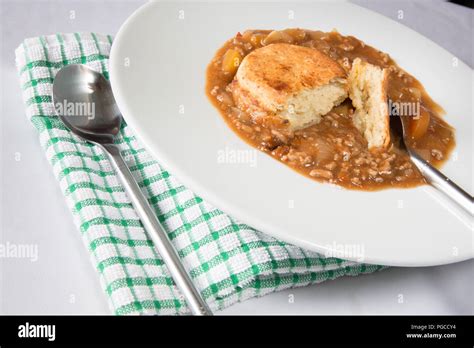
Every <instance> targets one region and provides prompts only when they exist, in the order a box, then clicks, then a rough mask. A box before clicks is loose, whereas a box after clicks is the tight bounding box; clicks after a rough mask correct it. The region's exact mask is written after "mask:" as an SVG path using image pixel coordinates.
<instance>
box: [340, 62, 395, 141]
mask: <svg viewBox="0 0 474 348" xmlns="http://www.w3.org/2000/svg"><path fill="white" fill-rule="evenodd" d="M388 75H389V71H388V70H387V69H381V68H380V67H378V66H375V65H372V64H369V63H367V62H364V61H362V60H361V59H359V58H356V59H354V61H353V62H352V68H351V71H350V72H349V77H348V79H347V83H348V86H349V98H350V99H351V100H352V105H353V106H354V107H355V112H354V116H353V122H354V125H355V127H356V128H357V129H358V130H359V131H360V132H361V133H362V134H363V135H364V137H365V139H366V140H367V142H368V147H369V149H372V148H377V147H387V145H388V144H389V143H390V120H389V111H388V105H387V84H388Z"/></svg>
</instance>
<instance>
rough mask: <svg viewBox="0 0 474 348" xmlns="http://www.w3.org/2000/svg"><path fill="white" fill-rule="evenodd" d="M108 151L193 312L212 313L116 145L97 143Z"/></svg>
mask: <svg viewBox="0 0 474 348" xmlns="http://www.w3.org/2000/svg"><path fill="white" fill-rule="evenodd" d="M98 145H99V146H100V147H101V148H102V149H103V150H104V152H105V153H106V154H107V157H108V158H109V160H110V162H111V164H112V166H113V167H114V169H115V172H116V173H117V176H118V177H119V179H120V181H121V182H122V185H123V187H124V189H125V192H126V193H127V195H128V197H129V198H130V200H131V202H132V205H133V207H134V208H135V210H136V212H137V214H138V216H139V217H140V220H141V222H142V224H143V226H144V227H145V230H146V233H147V235H148V237H149V238H151V240H152V241H153V244H154V245H155V247H156V249H157V250H158V253H159V254H160V256H161V257H162V258H163V261H164V262H165V264H166V266H167V268H168V270H169V272H170V274H171V277H172V278H173V280H174V281H175V283H176V286H177V287H178V289H179V290H180V291H181V293H182V294H183V296H184V298H185V299H186V303H187V304H188V306H189V308H190V310H191V313H192V314H193V315H212V312H211V309H210V308H209V307H208V305H207V304H206V302H205V301H204V300H203V299H202V297H201V295H200V293H199V291H198V290H197V289H196V287H195V286H194V284H193V282H192V281H191V278H190V277H189V275H188V273H187V272H186V270H185V268H184V267H183V264H182V263H181V260H180V258H179V256H178V253H177V252H176V250H175V248H174V247H173V244H172V243H171V241H170V239H169V238H168V235H167V234H166V232H165V231H164V229H163V227H162V226H161V224H160V222H159V221H158V219H157V218H156V215H155V213H154V212H153V209H152V208H151V206H150V204H149V203H148V201H147V199H146V198H145V196H144V195H143V193H142V191H141V190H140V187H139V186H138V184H137V182H136V181H135V178H134V177H133V175H132V173H131V172H130V169H128V166H127V164H126V163H125V161H124V159H123V157H122V155H121V154H120V151H119V149H118V148H117V146H115V145H114V144H98Z"/></svg>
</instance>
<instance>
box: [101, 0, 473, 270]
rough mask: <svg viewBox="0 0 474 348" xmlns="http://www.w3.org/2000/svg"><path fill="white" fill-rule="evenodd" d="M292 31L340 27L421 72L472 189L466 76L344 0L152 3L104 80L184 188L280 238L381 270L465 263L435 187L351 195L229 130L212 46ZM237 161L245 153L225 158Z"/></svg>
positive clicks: (465, 227) (441, 55)
mask: <svg viewBox="0 0 474 348" xmlns="http://www.w3.org/2000/svg"><path fill="white" fill-rule="evenodd" d="M287 27H301V28H308V29H320V30H324V31H329V30H331V29H333V28H337V29H338V30H339V31H340V32H341V33H342V34H347V35H354V36H356V37H358V38H360V39H362V40H364V41H365V42H366V43H367V44H370V45H373V46H375V47H377V48H379V49H381V50H383V51H385V52H388V53H389V54H390V55H391V56H392V57H393V58H394V59H395V60H396V61H397V62H398V63H399V64H400V65H401V66H402V67H403V68H405V69H406V70H408V71H409V72H411V73H412V74H413V75H414V76H416V77H417V78H418V79H419V80H420V81H421V82H422V83H423V84H424V85H425V87H426V88H427V90H428V92H429V93H430V94H431V96H432V97H433V98H434V99H435V100H436V101H438V102H439V103H440V104H441V105H442V106H443V107H444V108H445V109H446V111H447V120H448V121H449V122H450V123H451V124H452V125H453V126H454V127H455V128H456V129H457V148H456V150H455V151H456V152H455V154H454V157H453V158H452V159H451V160H450V161H449V162H448V163H447V164H446V165H445V167H444V168H443V171H444V172H445V173H446V174H447V175H448V176H450V177H451V178H452V179H454V180H455V181H456V182H458V183H459V184H460V185H462V186H463V187H465V188H466V189H467V190H468V191H469V192H472V155H471V151H472V116H473V114H472V102H471V101H472V70H471V69H470V68H468V67H467V66H466V65H465V64H463V63H462V62H458V64H453V62H455V60H453V59H454V57H453V56H452V55H451V54H450V53H448V52H446V51H445V50H444V49H442V48H440V47H439V46H437V45H436V44H434V43H433V42H431V41H430V40H428V39H426V38H424V37H422V36H421V35H419V34H417V33H416V32H414V31H412V30H410V29H408V28H406V27H404V26H402V25H400V24H398V23H396V22H394V21H392V20H390V19H387V18H385V17H383V16H380V15H378V14H375V13H373V12H370V11H368V10H365V9H363V8H360V7H358V6H355V5H352V4H349V3H344V2H333V1H331V2H314V3H308V2H298V3H295V2H292V3H291V4H286V3H282V2H279V3H248V2H243V3H216V2H205V3H191V2H176V1H173V2H152V3H149V4H147V5H145V6H143V7H142V8H140V9H139V10H138V11H136V12H135V13H134V14H133V15H132V16H131V17H130V18H129V19H128V20H127V21H126V23H125V24H124V25H123V26H122V28H121V29H120V31H119V33H118V35H117V37H116V39H115V42H114V45H113V49H112V53H111V60H110V76H111V82H112V88H113V91H114V94H115V98H116V100H117V103H118V105H119V107H120V110H121V111H122V113H123V115H124V117H125V119H126V121H127V122H128V124H129V125H130V126H131V127H132V128H133V129H134V131H135V133H136V134H137V135H138V137H139V138H140V139H141V141H142V142H143V143H144V144H145V146H146V147H147V148H148V149H149V150H150V151H151V152H152V153H153V154H154V156H155V157H156V158H157V159H158V160H159V161H160V163H162V164H163V165H164V166H165V167H167V168H168V169H169V170H170V172H171V173H173V174H175V175H176V176H177V177H178V178H179V179H180V180H181V181H182V182H183V183H184V184H185V185H187V186H188V187H190V188H191V189H193V190H194V191H195V192H196V193H197V194H199V195H201V196H202V197H203V198H205V199H206V200H208V201H209V202H211V203H212V204H214V205H215V206H217V207H219V208H220V209H222V210H223V211H225V212H227V213H228V214H230V215H232V216H234V217H236V218H238V219H239V220H241V221H243V222H245V223H247V224H249V225H251V226H253V227H255V228H257V229H259V230H261V231H263V232H265V233H268V234H270V235H272V236H274V237H276V238H279V239H281V240H284V241H287V242H289V243H293V244H295V245H299V246H302V247H304V248H307V249H310V250H314V251H317V252H320V253H323V254H325V255H328V256H331V255H332V256H340V257H344V258H346V259H351V260H357V261H364V262H367V263H378V264H384V265H400V266H422V265H439V264H445V263H451V262H456V261H461V260H465V259H468V258H471V257H472V256H473V247H472V246H473V235H472V217H467V216H463V215H461V214H460V213H459V212H458V211H457V210H456V209H455V208H454V207H453V206H451V205H450V204H449V203H447V202H446V200H445V199H444V198H443V197H442V196H441V195H440V194H438V193H437V192H436V191H435V190H434V189H432V188H431V187H428V186H425V187H419V188H415V189H389V190H383V191H380V192H357V191H351V190H345V189H341V188H338V187H334V186H330V185H327V184H319V183H317V182H315V181H312V180H310V179H308V178H306V177H303V176H302V175H300V174H297V173H296V172H294V171H293V170H291V169H289V168H288V167H286V166H284V165H283V164H281V163H279V162H278V161H276V160H274V159H272V158H271V157H269V156H267V155H265V154H263V153H261V152H256V151H255V152H254V149H253V148H252V147H250V146H248V145H246V144H245V143H244V142H243V141H242V140H241V139H240V138H238V137H237V135H235V134H234V133H233V132H232V131H231V130H230V129H229V128H228V127H227V125H226V124H225V123H224V121H223V119H222V118H221V116H220V115H219V113H218V111H217V110H215V108H214V106H212V105H211V103H210V102H209V101H208V100H207V98H206V95H205V91H204V84H205V70H206V67H207V65H208V63H209V61H210V60H211V58H212V57H213V55H214V53H215V51H216V50H217V49H218V48H219V47H220V46H221V45H222V44H223V43H224V41H225V40H227V39H228V38H230V37H232V36H233V35H235V33H236V32H237V31H243V30H245V29H248V28H264V29H270V28H277V29H278V28H287ZM459 39H460V40H468V39H467V38H459ZM183 111H184V113H183ZM226 154H227V155H228V156H229V157H227V158H225V157H222V156H225V155H226ZM236 154H246V155H248V156H250V157H248V158H247V161H246V162H245V163H230V162H232V156H233V155H236ZM253 156H255V157H253ZM223 159H224V162H225V163H222V160H223ZM455 159H456V160H455Z"/></svg>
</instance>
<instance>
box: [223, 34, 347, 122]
mask: <svg viewBox="0 0 474 348" xmlns="http://www.w3.org/2000/svg"><path fill="white" fill-rule="evenodd" d="M345 77H346V75H345V72H344V70H343V69H342V67H341V66H340V65H339V64H338V63H337V62H335V61H334V60H332V59H331V58H329V57H328V56H326V55H325V54H323V53H321V52H320V51H318V50H316V49H313V48H307V47H302V46H296V45H290V44H283V43H278V44H271V45H268V46H264V47H262V48H259V49H257V50H255V51H253V52H252V53H250V54H249V55H247V56H246V57H245V58H244V60H243V61H242V63H241V64H240V66H239V69H238V71H237V74H236V76H235V78H234V81H233V83H232V94H233V97H234V100H235V102H236V104H237V105H238V106H239V108H240V109H243V110H246V111H248V112H249V113H250V115H252V117H254V118H256V117H265V116H267V115H269V116H272V117H274V116H277V117H279V118H281V119H283V120H285V122H288V126H289V129H290V130H292V131H294V130H298V129H302V128H305V127H308V126H311V125H313V124H316V123H319V121H320V120H321V116H322V115H325V114H327V113H328V112H329V111H330V110H331V109H332V108H333V107H334V106H336V105H338V104H340V103H341V102H342V101H344V99H346V98H347V84H346V79H345Z"/></svg>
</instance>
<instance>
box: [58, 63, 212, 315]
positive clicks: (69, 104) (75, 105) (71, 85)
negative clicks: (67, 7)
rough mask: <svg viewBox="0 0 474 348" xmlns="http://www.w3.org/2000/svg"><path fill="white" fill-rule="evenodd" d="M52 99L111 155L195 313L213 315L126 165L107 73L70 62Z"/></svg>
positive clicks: (76, 129) (71, 124)
mask: <svg viewBox="0 0 474 348" xmlns="http://www.w3.org/2000/svg"><path fill="white" fill-rule="evenodd" d="M53 102H54V106H55V108H56V113H57V114H58V115H59V117H60V118H61V120H62V121H63V122H64V124H65V125H66V126H67V127H68V128H69V129H70V130H71V131H72V132H73V133H75V134H77V135H78V136H80V137H81V138H83V139H84V140H86V141H88V142H90V143H92V144H95V145H97V146H99V147H100V148H101V149H102V150H103V151H104V152H105V153H106V154H107V156H108V158H109V160H110V162H111V163H112V165H113V167H114V169H115V171H116V173H117V175H118V177H119V178H120V181H121V182H122V184H123V187H124V188H125V191H126V192H127V194H128V196H129V198H130V200H131V202H132V204H133V207H134V208H135V210H136V211H137V214H138V216H139V217H140V220H141V221H142V223H143V226H144V227H145V230H146V232H147V234H148V236H149V237H150V238H151V240H152V241H153V244H154V245H155V246H156V248H157V249H158V253H159V254H160V255H161V257H162V258H163V260H164V262H165V264H166V266H167V267H168V269H169V271H170V273H171V276H172V277H173V279H174V281H175V283H176V285H177V286H178V288H179V289H180V290H181V292H182V294H183V295H184V298H185V299H186V302H187V304H188V305H189V308H190V309H191V312H192V313H193V314H194V315H212V312H211V310H210V308H209V307H208V306H207V304H206V302H204V300H203V299H202V297H201V295H200V293H199V291H198V290H197V289H196V288H195V287H194V284H193V283H192V281H191V278H190V277H189V275H188V274H187V272H186V270H185V269H184V267H183V265H182V264H181V261H180V258H179V256H178V254H177V252H176V250H175V249H174V247H173V245H172V244H171V242H170V240H169V238H168V236H167V234H166V233H165V232H164V230H163V228H162V227H161V225H160V223H159V221H158V219H157V218H156V215H155V214H154V212H153V210H152V208H151V207H150V205H149V204H148V201H147V199H146V198H145V196H144V195H143V193H142V192H141V190H140V187H139V186H138V184H137V182H136V181H135V179H134V177H133V176H132V173H131V172H130V170H129V169H128V167H127V164H126V163H125V161H124V159H123V158H122V156H121V155H120V151H119V149H118V148H117V146H116V145H114V138H115V136H116V135H117V134H118V132H119V130H120V124H121V122H122V115H121V114H120V111H119V110H118V108H117V105H116V104H115V100H114V96H113V94H112V90H111V88H110V84H109V82H108V81H107V79H105V77H104V76H103V75H102V74H100V73H98V72H96V71H94V70H91V69H89V68H88V67H86V66H85V65H68V66H66V67H64V68H62V69H61V70H60V71H59V72H58V73H57V75H56V77H55V79H54V83H53Z"/></svg>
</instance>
